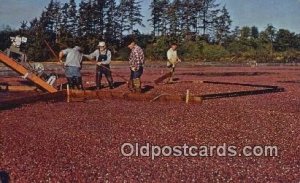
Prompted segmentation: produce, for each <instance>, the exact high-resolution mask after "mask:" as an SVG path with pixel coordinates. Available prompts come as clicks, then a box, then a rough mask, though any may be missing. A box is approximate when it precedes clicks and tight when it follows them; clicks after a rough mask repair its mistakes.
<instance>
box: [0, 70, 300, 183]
mask: <svg viewBox="0 0 300 183" xmlns="http://www.w3.org/2000/svg"><path fill="white" fill-rule="evenodd" d="M51 69H53V70H55V71H57V72H58V73H59V75H60V76H61V77H60V79H59V80H58V85H60V84H63V83H64V82H65V79H64V78H63V74H62V71H61V70H60V69H59V68H58V66H53V67H51ZM112 71H113V72H115V73H117V74H118V75H120V76H125V77H127V76H128V75H129V69H128V68H127V67H126V66H123V65H114V66H113V68H112ZM166 73H167V70H166V69H164V68H163V67H154V65H149V66H147V67H146V68H145V72H144V75H143V77H142V81H143V93H142V94H129V93H128V92H127V85H126V81H125V80H124V79H122V78H121V77H118V76H116V75H114V74H113V76H114V81H115V83H116V88H115V89H113V90H109V89H108V88H104V89H102V90H100V91H94V90H93V86H94V84H95V83H94V68H93V66H89V67H85V68H84V69H83V80H84V84H85V88H86V91H85V92H83V91H81V92H79V91H70V94H69V95H68V94H67V92H66V91H60V92H58V93H56V94H47V93H42V92H40V91H36V90H34V89H33V90H29V91H26V92H10V91H6V90H5V89H2V90H1V92H0V106H2V108H1V110H0V127H1V128H0V158H1V159H0V177H1V179H0V180H10V181H11V182H22V183H23V182H240V181H241V182H299V181H300V171H299V169H300V156H299V152H300V133H299V132H300V111H299V110H300V94H299V92H300V67H298V66H258V67H246V66H243V67H242V66H239V67H201V66H195V67H187V66H184V67H183V66H182V67H179V68H178V69H177V71H176V74H175V82H174V83H172V84H165V83H161V84H159V85H156V84H154V82H153V81H154V80H155V79H156V78H158V77H160V76H161V75H163V74H166ZM102 81H104V82H103V83H105V82H106V81H105V78H103V79H102ZM0 84H1V85H16V86H17V85H26V86H31V85H30V83H28V82H27V81H25V80H23V79H21V78H20V77H19V76H16V75H13V74H6V75H5V76H1V78H0ZM31 87H34V86H31ZM187 91H189V95H190V98H188V99H190V100H188V103H186V99H187ZM193 97H194V98H193ZM68 100H69V102H67V101H68ZM1 103H2V104H1ZM124 143H130V144H134V145H136V144H137V145H136V146H134V147H135V148H134V149H132V150H134V151H135V152H134V153H133V154H132V155H131V156H128V153H127V154H126V155H124V153H122V147H123V146H122V145H124ZM147 144H150V146H151V145H152V146H160V147H165V146H171V147H174V146H183V145H188V146H197V147H199V146H235V147H237V149H238V150H237V151H238V153H237V155H236V156H228V154H226V153H225V154H223V155H220V154H217V153H216V152H215V153H212V154H207V155H206V156H205V155H204V156H200V155H199V156H192V155H191V154H187V155H185V154H182V155H181V156H175V155H168V156H167V155H164V154H161V155H159V156H157V157H155V158H152V157H151V154H150V155H149V156H147V155H145V156H142V155H141V153H140V154H137V155H136V151H137V152H138V151H139V150H138V149H137V148H138V145H139V146H145V147H147ZM267 145H268V146H276V147H277V148H278V149H277V150H278V154H277V155H276V156H254V155H252V156H244V155H242V154H240V151H241V149H243V147H245V146H250V147H255V146H267ZM128 147H130V146H128ZM128 147H127V149H126V152H129V151H130V149H128ZM144 150H145V149H144ZM165 154H166V153H165Z"/></svg>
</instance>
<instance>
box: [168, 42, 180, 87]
mask: <svg viewBox="0 0 300 183" xmlns="http://www.w3.org/2000/svg"><path fill="white" fill-rule="evenodd" d="M167 58H168V62H167V67H168V68H170V69H171V77H170V79H169V82H173V77H174V73H175V67H176V64H177V63H178V62H181V60H180V59H179V58H178V55H177V44H176V43H172V44H171V48H170V49H169V50H168V52H167Z"/></svg>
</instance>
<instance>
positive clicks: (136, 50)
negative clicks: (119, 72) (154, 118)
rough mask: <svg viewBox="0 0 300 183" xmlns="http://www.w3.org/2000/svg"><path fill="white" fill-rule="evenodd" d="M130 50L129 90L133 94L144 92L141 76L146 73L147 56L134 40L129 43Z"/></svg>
mask: <svg viewBox="0 0 300 183" xmlns="http://www.w3.org/2000/svg"><path fill="white" fill-rule="evenodd" d="M127 45H128V48H129V49H131V53H130V56H129V66H130V81H129V83H128V88H129V90H130V91H132V92H138V93H141V92H142V88H141V76H142V75H143V72H144V64H145V56H144V52H143V50H142V48H141V47H139V46H138V45H137V44H136V42H135V40H134V39H130V40H128V41H127Z"/></svg>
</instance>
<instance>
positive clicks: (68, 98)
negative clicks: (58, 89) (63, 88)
mask: <svg viewBox="0 0 300 183" xmlns="http://www.w3.org/2000/svg"><path fill="white" fill-rule="evenodd" d="M67 102H68V103H70V87H69V85H67Z"/></svg>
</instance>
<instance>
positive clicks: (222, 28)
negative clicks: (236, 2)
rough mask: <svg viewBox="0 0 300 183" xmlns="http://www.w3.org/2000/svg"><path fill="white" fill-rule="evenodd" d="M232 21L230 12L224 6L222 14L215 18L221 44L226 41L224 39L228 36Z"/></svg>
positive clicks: (218, 39)
mask: <svg viewBox="0 0 300 183" xmlns="http://www.w3.org/2000/svg"><path fill="white" fill-rule="evenodd" d="M231 23H232V21H231V19H230V15H229V12H228V11H227V9H226V7H225V6H224V7H223V8H222V10H221V11H220V15H219V16H217V17H216V18H215V32H216V38H217V42H218V43H219V45H221V44H222V43H224V40H225V39H226V38H227V37H228V35H229V33H230V27H231Z"/></svg>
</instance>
